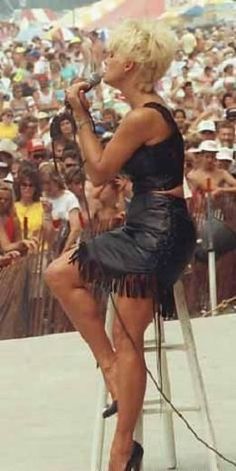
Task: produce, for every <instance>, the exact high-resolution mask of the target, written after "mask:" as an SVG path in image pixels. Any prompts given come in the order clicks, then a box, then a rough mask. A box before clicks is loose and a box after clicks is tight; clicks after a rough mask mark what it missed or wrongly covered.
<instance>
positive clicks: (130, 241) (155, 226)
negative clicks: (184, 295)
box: [71, 193, 196, 298]
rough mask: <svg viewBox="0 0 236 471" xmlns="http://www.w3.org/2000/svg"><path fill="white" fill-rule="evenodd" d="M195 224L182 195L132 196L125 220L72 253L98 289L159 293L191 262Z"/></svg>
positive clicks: (145, 294) (131, 293)
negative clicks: (180, 196) (120, 224)
mask: <svg viewBox="0 0 236 471" xmlns="http://www.w3.org/2000/svg"><path fill="white" fill-rule="evenodd" d="M195 241H196V234H195V227H194V224H193V222H192V219H191V218H190V216H189V214H188V210H187V207H186V203H185V200H184V199H182V198H176V197H173V196H170V195H160V194H152V193H146V194H139V195H136V196H134V197H133V199H132V201H131V203H130V206H129V209H128V213H127V218H126V223H125V224H124V225H123V226H122V227H120V228H117V229H114V230H111V231H108V232H105V233H103V234H100V235H97V236H95V237H94V238H91V239H90V240H87V241H84V242H81V243H80V245H79V247H78V248H77V249H76V250H75V252H74V253H73V255H72V257H71V261H72V262H78V264H79V270H80V274H81V276H82V278H83V279H84V281H85V282H87V283H92V285H93V286H94V287H95V288H96V287H99V288H103V289H105V290H106V291H108V292H109V291H113V292H115V293H118V294H119V295H121V296H122V295H123V296H128V297H150V296H155V297H157V298H158V292H159V291H160V289H169V288H170V287H171V286H172V285H173V284H174V283H175V281H176V280H177V279H178V277H179V276H180V274H181V273H182V271H183V270H184V268H185V266H186V264H187V263H188V262H189V261H190V259H191V257H192V255H193V252H194V248H195Z"/></svg>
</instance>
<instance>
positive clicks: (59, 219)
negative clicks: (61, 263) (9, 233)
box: [39, 163, 80, 251]
mask: <svg viewBox="0 0 236 471" xmlns="http://www.w3.org/2000/svg"><path fill="white" fill-rule="evenodd" d="M39 170H40V177H41V183H42V189H43V198H42V204H43V209H44V219H45V222H47V223H48V230H49V226H50V227H51V231H52V232H53V228H55V229H57V224H61V223H66V224H67V228H68V231H67V235H66V240H65V241H64V248H63V250H64V251H67V250H68V249H70V248H71V247H72V246H73V245H74V244H75V242H76V241H77V239H78V236H79V233H80V221H79V208H80V205H79V202H78V200H77V198H76V197H75V195H74V194H73V193H72V192H71V191H69V190H67V189H66V187H65V184H64V180H63V177H62V174H61V173H60V172H57V171H56V170H55V167H54V165H53V164H51V163H43V164H42V165H41V166H40V169H39ZM54 235H55V234H54Z"/></svg>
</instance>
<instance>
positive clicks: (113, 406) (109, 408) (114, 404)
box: [102, 400, 118, 419]
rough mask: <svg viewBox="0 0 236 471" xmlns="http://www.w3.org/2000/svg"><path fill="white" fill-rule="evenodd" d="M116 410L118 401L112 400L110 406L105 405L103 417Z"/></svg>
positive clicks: (112, 413)
mask: <svg viewBox="0 0 236 471" xmlns="http://www.w3.org/2000/svg"><path fill="white" fill-rule="evenodd" d="M117 411H118V402H117V401H116V400H115V401H113V402H112V403H111V404H110V406H107V407H106V408H105V409H104V410H103V413H102V416H103V418H104V419H107V418H108V417H111V416H112V415H114V414H116V413H117Z"/></svg>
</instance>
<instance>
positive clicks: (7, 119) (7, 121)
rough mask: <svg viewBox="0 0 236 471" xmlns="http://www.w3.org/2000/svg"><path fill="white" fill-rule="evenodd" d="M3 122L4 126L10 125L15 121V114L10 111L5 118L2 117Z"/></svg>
mask: <svg viewBox="0 0 236 471" xmlns="http://www.w3.org/2000/svg"><path fill="white" fill-rule="evenodd" d="M2 121H3V123H4V124H8V125H10V124H11V123H12V121H13V113H12V111H10V110H9V111H8V112H7V113H5V114H4V115H3V116H2Z"/></svg>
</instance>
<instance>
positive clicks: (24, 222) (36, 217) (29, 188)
mask: <svg viewBox="0 0 236 471" xmlns="http://www.w3.org/2000/svg"><path fill="white" fill-rule="evenodd" d="M40 196H41V188H40V181H39V174H38V171H37V169H36V168H35V166H34V165H33V164H31V163H30V162H24V163H22V165H21V167H20V169H19V172H18V181H17V186H16V199H17V201H16V203H15V209H16V214H17V217H18V219H19V221H20V226H21V231H22V235H23V237H25V238H26V237H29V238H31V237H40V234H41V231H42V228H43V206H42V203H41V202H40Z"/></svg>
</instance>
